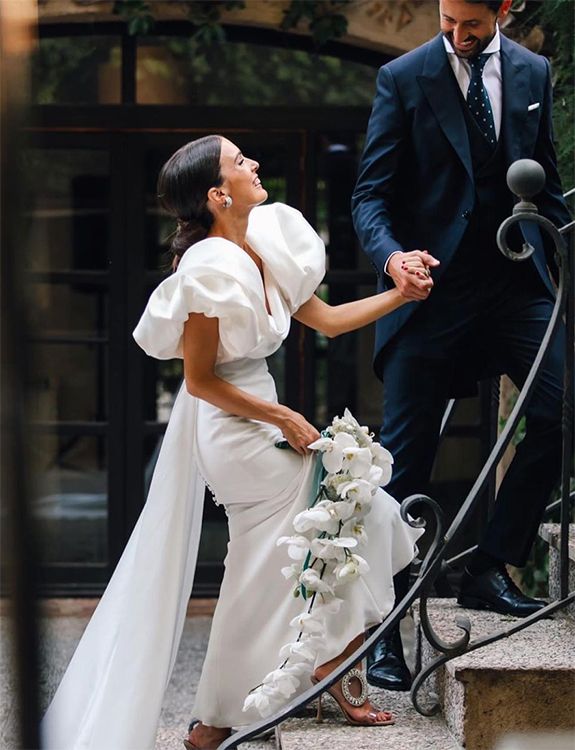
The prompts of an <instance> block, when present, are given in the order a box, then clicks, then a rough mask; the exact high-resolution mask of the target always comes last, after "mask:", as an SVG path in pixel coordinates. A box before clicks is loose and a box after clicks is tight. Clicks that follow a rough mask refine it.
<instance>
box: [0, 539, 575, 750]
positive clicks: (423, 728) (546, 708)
mask: <svg viewBox="0 0 575 750" xmlns="http://www.w3.org/2000/svg"><path fill="white" fill-rule="evenodd" d="M541 535H542V537H543V538H544V539H546V541H547V542H548V543H549V545H550V550H551V552H550V558H551V563H550V584H549V585H550V590H551V595H552V596H556V591H557V587H558V565H557V560H558V528H557V527H556V526H554V525H547V526H544V527H542V529H541ZM570 560H571V569H570V581H571V583H570V589H571V590H573V588H574V587H575V586H574V584H575V526H574V527H572V529H571V546H570ZM94 605H95V602H93V603H90V604H89V606H88V604H87V603H86V602H80V603H78V602H76V603H74V602H70V601H69V600H67V601H65V602H64V603H60V604H58V606H52V607H51V608H48V609H47V610H46V611H45V613H44V616H43V618H42V640H43V646H44V648H43V657H44V660H43V664H42V674H41V683H40V684H41V698H42V707H43V708H45V706H46V704H47V702H48V700H49V697H50V695H51V694H52V692H53V691H54V689H55V687H56V685H57V684H58V682H59V680H60V677H61V675H62V672H63V670H64V668H65V666H66V664H67V662H68V660H69V658H70V656H71V654H72V652H73V650H74V647H75V644H76V643H77V641H78V638H79V637H80V634H81V632H82V630H83V629H84V627H85V625H86V623H87V620H88V617H89V615H90V614H91V611H92V609H93V606H94ZM191 608H192V609H193V611H191V612H190V613H189V614H190V616H189V617H188V618H187V620H186V625H185V630H184V636H183V639H182V644H181V647H180V651H179V653H178V659H177V662H176V666H175V669H174V672H173V675H172V679H171V682H170V685H169V688H168V691H167V694H166V698H165V703H164V709H163V711H162V716H161V719H160V728H159V732H158V736H157V742H156V750H168V749H169V750H173V749H174V748H178V747H182V744H181V738H182V736H183V734H184V733H185V727H186V725H187V722H188V721H189V719H190V710H191V705H192V703H193V693H194V686H195V684H197V680H198V677H199V673H200V668H201V664H202V660H203V655H204V652H205V646H206V643H207V637H208V633H209V629H210V624H211V612H212V609H213V603H211V605H210V606H209V607H204V608H203V609H202V608H201V607H200V608H198V602H197V601H196V600H193V601H192V603H191ZM572 610H573V608H572ZM429 612H430V617H431V620H432V622H433V623H434V626H435V629H436V630H437V632H438V634H439V635H440V636H441V637H442V638H444V639H446V640H452V639H455V638H458V637H459V636H460V634H461V631H459V629H458V628H456V626H455V625H454V621H455V617H456V615H461V614H463V613H465V614H467V615H468V616H469V619H470V620H471V622H472V624H473V627H472V639H474V640H475V639H477V638H478V637H480V636H482V635H485V634H487V633H489V632H492V631H493V630H496V629H497V630H499V629H501V628H503V627H505V626H508V625H509V624H510V623H511V622H513V621H514V620H513V618H506V617H503V616H501V615H497V614H494V613H486V612H476V611H471V610H469V611H465V610H462V609H461V608H460V607H458V606H457V605H456V604H455V602H454V601H453V600H450V599H436V600H431V601H430V602H429ZM414 618H415V633H416V637H415V642H414V643H413V647H412V652H413V654H412V656H413V658H414V659H416V660H417V661H418V662H419V663H422V664H427V663H429V660H430V659H433V658H435V656H436V655H437V654H435V653H434V651H433V649H432V648H431V646H430V645H429V643H428V642H427V641H426V639H425V637H424V635H423V633H422V630H421V627H420V624H419V622H418V612H417V607H415V608H414ZM406 620H407V618H406ZM0 622H1V618H0ZM405 624H406V623H404V625H405ZM2 640H3V641H5V640H6V632H4V633H3V638H2ZM408 640H409V639H408ZM412 641H413V638H412ZM3 645H4V648H3V649H0V657H1V656H2V654H3V655H4V657H6V659H7V654H8V653H9V648H7V643H6V642H4V644H3ZM6 659H4V660H3V659H2V658H0V670H1V671H3V673H4V675H5V676H6V677H7V679H6V680H5V684H4V688H3V690H2V691H0V750H14V748H15V747H16V746H17V745H16V744H15V734H14V730H15V727H14V708H15V697H14V696H15V692H14V689H13V687H14V686H13V685H11V678H10V677H8V676H9V675H10V670H9V668H8V663H7V662H6ZM431 692H435V693H436V694H437V695H438V696H439V700H440V703H441V707H442V712H441V714H438V715H436V716H433V717H431V718H428V717H424V716H421V715H420V714H419V713H417V711H416V710H415V709H414V708H413V706H412V704H411V701H410V697H409V695H408V694H407V693H391V692H384V691H378V690H373V689H372V690H371V691H370V693H371V695H370V697H371V699H372V701H373V703H374V704H375V705H377V706H378V707H381V708H386V709H389V710H391V711H393V712H394V714H395V717H396V723H395V725H393V726H388V727H378V728H364V727H353V726H348V725H346V724H345V723H344V722H343V719H342V717H341V715H340V714H339V712H338V711H337V708H336V706H335V705H334V704H333V702H332V701H331V698H330V697H329V696H327V697H326V699H325V708H324V717H325V718H324V722H323V723H322V724H318V723H316V721H315V719H314V711H313V707H309V708H308V709H306V711H305V713H304V714H303V716H301V717H300V718H297V719H291V720H290V721H287V722H285V723H284V724H283V726H282V741H283V750H321V749H322V748H325V750H378V749H379V748H381V749H382V750H383V749H384V748H385V750H461V749H462V748H463V747H465V748H466V749H467V750H567V749H569V750H573V748H575V734H574V733H573V728H574V727H575V612H573V611H571V612H567V611H563V612H562V613H559V614H556V615H555V616H554V618H553V619H549V620H545V621H542V622H539V623H537V624H535V625H533V626H531V627H530V628H527V629H526V630H524V631H522V632H520V633H517V634H515V635H512V636H511V637H509V638H506V639H504V640H502V641H499V642H497V643H494V644H491V645H490V646H487V647H485V648H483V649H479V650H477V651H475V652H472V653H470V654H467V655H462V656H459V657H458V658H457V659H454V660H453V661H451V662H449V663H448V664H447V665H445V666H444V667H442V668H441V669H440V670H439V671H438V672H437V673H436V674H435V675H434V676H433V677H432V678H430V680H429V681H428V682H427V683H426V684H425V685H424V686H423V689H422V698H421V700H422V702H424V701H425V700H427V699H428V697H429V694H430V693H431ZM558 730H563V734H558ZM550 732H551V733H550ZM136 747H137V741H136V742H135V744H134V750H136ZM272 748H274V742H273V740H272V739H268V740H259V741H257V742H250V743H246V744H244V745H242V750H272ZM110 750H112V749H110Z"/></svg>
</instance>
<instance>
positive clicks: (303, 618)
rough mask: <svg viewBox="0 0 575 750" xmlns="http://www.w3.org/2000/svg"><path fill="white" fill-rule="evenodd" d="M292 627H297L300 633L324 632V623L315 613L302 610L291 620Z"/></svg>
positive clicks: (317, 633)
mask: <svg viewBox="0 0 575 750" xmlns="http://www.w3.org/2000/svg"><path fill="white" fill-rule="evenodd" d="M290 628H296V629H297V630H298V631H299V632H300V633H309V634H310V635H321V634H323V632H324V625H323V623H322V622H321V621H320V620H319V619H318V618H317V617H316V616H315V613H314V614H309V613H308V612H302V613H301V614H299V615H297V616H296V617H294V618H293V620H291V621H290Z"/></svg>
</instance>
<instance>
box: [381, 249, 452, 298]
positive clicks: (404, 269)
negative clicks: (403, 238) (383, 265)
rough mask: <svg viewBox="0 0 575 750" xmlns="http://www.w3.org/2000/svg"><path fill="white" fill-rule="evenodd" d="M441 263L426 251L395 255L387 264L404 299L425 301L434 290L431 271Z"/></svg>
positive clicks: (388, 270)
mask: <svg viewBox="0 0 575 750" xmlns="http://www.w3.org/2000/svg"><path fill="white" fill-rule="evenodd" d="M438 265H439V261H438V260H437V259H436V258H434V257H433V256H432V255H430V254H429V253H428V252H427V251H426V250H412V251H411V252H409V253H394V254H393V255H392V256H391V258H390V259H389V263H388V264H387V273H388V274H389V275H390V276H391V278H392V279H393V281H394V282H395V286H396V287H397V289H398V290H399V292H400V293H401V295H402V296H403V297H405V298H406V299H409V300H425V299H427V297H428V296H429V293H430V291H431V289H432V288H433V279H432V278H431V269H432V268H435V267H436V266H438Z"/></svg>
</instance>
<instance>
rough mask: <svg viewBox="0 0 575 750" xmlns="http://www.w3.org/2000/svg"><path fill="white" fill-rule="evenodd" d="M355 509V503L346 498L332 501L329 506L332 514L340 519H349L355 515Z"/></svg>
mask: <svg viewBox="0 0 575 750" xmlns="http://www.w3.org/2000/svg"><path fill="white" fill-rule="evenodd" d="M354 510H355V505H354V503H348V502H346V501H345V500H339V501H338V502H335V503H330V508H329V512H330V514H331V516H332V517H333V518H337V520H338V521H347V519H348V518H351V517H352V516H353V513H354ZM338 530H339V527H338Z"/></svg>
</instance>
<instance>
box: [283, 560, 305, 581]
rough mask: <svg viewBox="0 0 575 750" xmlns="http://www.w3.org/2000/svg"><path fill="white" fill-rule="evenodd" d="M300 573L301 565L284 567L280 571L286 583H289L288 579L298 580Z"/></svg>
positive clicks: (294, 564)
mask: <svg viewBox="0 0 575 750" xmlns="http://www.w3.org/2000/svg"><path fill="white" fill-rule="evenodd" d="M300 572H301V565H298V564H296V563H292V564H291V565H286V566H285V568H282V569H281V574H282V576H283V577H284V578H285V579H286V580H287V581H289V580H290V578H293V579H294V580H297V579H298V578H299V575H300Z"/></svg>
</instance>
